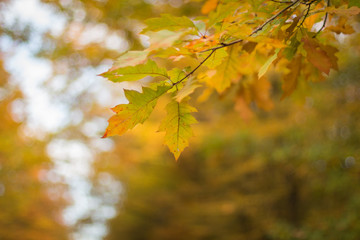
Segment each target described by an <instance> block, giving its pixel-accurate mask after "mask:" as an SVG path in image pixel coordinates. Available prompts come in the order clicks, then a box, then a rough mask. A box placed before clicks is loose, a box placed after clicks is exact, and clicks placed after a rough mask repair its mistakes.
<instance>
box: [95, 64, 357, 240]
mask: <svg viewBox="0 0 360 240" xmlns="http://www.w3.org/2000/svg"><path fill="white" fill-rule="evenodd" d="M359 60H360V59H358V60H355V61H353V63H352V64H351V65H350V66H348V67H346V69H347V70H346V71H341V72H340V74H334V75H337V77H335V78H333V77H331V82H330V81H329V82H326V83H323V84H321V86H320V85H319V84H318V85H315V86H314V87H313V88H311V89H310V90H311V96H310V94H308V97H307V100H306V101H304V102H303V101H299V102H294V101H284V102H283V104H281V106H280V105H279V106H277V108H276V109H274V110H273V111H271V112H270V113H269V114H266V117H264V115H260V116H259V117H258V118H256V119H254V121H251V123H239V117H238V116H236V115H237V114H236V112H231V111H228V112H226V113H225V114H223V115H222V116H221V117H220V118H221V119H218V122H221V123H226V125H224V124H221V126H218V125H220V124H218V123H215V122H211V121H208V122H206V123H203V124H201V126H199V128H198V129H197V138H196V139H194V144H192V147H191V149H189V150H188V151H186V152H184V153H183V155H182V158H181V161H180V162H179V163H174V162H172V161H169V159H171V157H170V156H169V155H168V154H167V153H165V151H162V150H161V149H159V146H157V147H158V148H156V147H155V144H154V143H149V144H147V145H146V146H144V147H142V148H141V149H142V151H139V150H138V148H136V149H134V148H132V147H131V146H134V145H135V146H139V145H142V144H144V142H145V143H147V142H150V141H151V140H154V138H155V139H156V140H157V139H159V138H160V136H156V137H154V136H151V134H148V135H146V134H144V132H145V131H149V132H150V130H148V129H147V128H146V130H145V131H134V132H133V133H131V134H129V137H127V138H126V139H125V138H120V139H117V140H119V141H116V148H115V149H114V152H111V153H107V154H106V157H99V158H98V160H97V161H96V165H95V166H96V167H95V169H97V171H98V173H97V182H98V186H97V187H98V188H100V189H101V188H105V189H106V188H107V187H109V185H105V186H104V185H101V180H102V176H103V175H104V173H105V172H106V173H110V174H111V175H112V176H113V178H114V179H117V180H118V181H121V182H122V185H123V186H124V189H125V190H124V192H123V195H122V197H120V201H119V202H118V204H117V206H116V207H117V211H116V212H117V215H116V216H115V217H114V218H113V219H112V220H110V221H109V224H108V229H109V231H108V235H107V236H106V237H105V238H104V239H106V240H117V239H149V240H152V239H162V240H168V239H169V240H170V239H171V240H182V239H201V240H203V239H222V240H234V239H236V240H237V239H249V240H264V239H267V240H280V239H281V240H304V239H311V240H325V239H342V240H343V239H344V240H353V239H357V238H358V236H360V219H359V218H358V212H359V211H360V185H358V184H353V183H354V182H358V181H359V180H360V174H359V173H360V164H359V158H360V149H359V147H358V146H359V142H360V122H359V121H358V119H359V118H360V91H358V90H357V89H359V87H360V69H359V67H358V66H360V61H359ZM276 94H277V96H280V94H281V93H280V92H276ZM161 100H162V99H161ZM161 100H160V101H159V106H160V104H162V101H161ZM230 101H231V99H230V98H226V99H224V100H223V102H222V103H219V102H217V101H216V99H215V98H211V99H209V101H208V102H209V103H210V102H211V105H212V108H214V105H218V106H219V107H221V105H223V104H224V102H230ZM300 102H301V104H300ZM204 107H206V108H207V107H208V105H205V106H204ZM209 109H211V107H209ZM334 109H336V110H334ZM154 114H156V113H154ZM201 115H208V116H207V117H209V115H211V113H210V112H209V111H201ZM324 116H326V117H324ZM204 117H205V116H202V118H204ZM148 125H151V127H152V128H153V125H155V126H154V127H155V128H156V122H151V123H149V124H148ZM136 135H137V137H136ZM149 145H152V146H149ZM154 149H158V151H154ZM194 160H196V161H194ZM110 188H112V189H114V187H110Z"/></svg>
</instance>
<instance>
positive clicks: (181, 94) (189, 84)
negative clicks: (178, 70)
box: [175, 78, 200, 102]
mask: <svg viewBox="0 0 360 240" xmlns="http://www.w3.org/2000/svg"><path fill="white" fill-rule="evenodd" d="M193 80H194V79H193V78H190V79H189V80H188V81H186V84H185V85H184V87H183V88H181V89H180V90H179V91H178V92H177V94H176V96H175V99H176V101H178V102H181V101H182V100H183V99H184V98H185V97H187V96H189V95H190V94H192V93H193V92H194V91H195V89H197V88H199V87H200V85H199V84H197V83H195V82H194V81H193Z"/></svg>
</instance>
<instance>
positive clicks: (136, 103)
mask: <svg viewBox="0 0 360 240" xmlns="http://www.w3.org/2000/svg"><path fill="white" fill-rule="evenodd" d="M169 89H170V87H165V86H160V87H158V88H157V89H156V90H153V89H151V88H146V87H144V88H143V89H142V92H137V91H134V90H125V96H126V98H127V99H128V100H129V103H128V104H120V105H117V106H116V107H114V108H112V110H113V111H114V112H115V113H116V114H115V115H114V116H112V117H111V118H110V119H109V121H108V122H109V126H108V127H107V129H106V132H105V134H104V136H103V137H104V138H105V137H109V136H114V135H122V134H124V133H125V132H126V131H127V130H129V129H132V128H133V127H135V126H136V125H137V124H139V123H144V122H145V120H146V119H148V118H149V116H150V114H151V113H152V111H153V110H154V107H155V105H156V102H157V100H158V98H159V97H160V96H161V95H163V94H164V93H166V92H167V90H169Z"/></svg>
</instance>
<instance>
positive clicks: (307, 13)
mask: <svg viewBox="0 0 360 240" xmlns="http://www.w3.org/2000/svg"><path fill="white" fill-rule="evenodd" d="M312 3H313V2H311V3H310V4H307V6H308V7H307V9H306V13H305V15H304V18H303V20H302V21H301V23H300V25H299V26H298V27H299V28H300V27H301V26H302V25H303V24H304V22H305V20H306V18H307V16H308V15H309V12H310V8H311V4H312Z"/></svg>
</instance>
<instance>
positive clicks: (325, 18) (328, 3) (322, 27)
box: [313, 0, 330, 38]
mask: <svg viewBox="0 0 360 240" xmlns="http://www.w3.org/2000/svg"><path fill="white" fill-rule="evenodd" d="M326 7H330V0H327V6H326ZM328 15H329V14H328V12H326V13H325V17H324V22H323V25H322V26H321V28H320V29H319V31H317V33H316V34H315V35H314V36H313V38H315V37H316V36H317V35H318V34H319V33H320V32H321V31H322V30H323V29H324V27H325V25H326V21H327V18H328Z"/></svg>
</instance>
